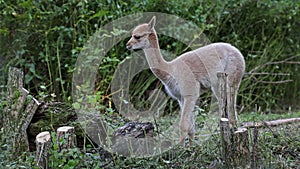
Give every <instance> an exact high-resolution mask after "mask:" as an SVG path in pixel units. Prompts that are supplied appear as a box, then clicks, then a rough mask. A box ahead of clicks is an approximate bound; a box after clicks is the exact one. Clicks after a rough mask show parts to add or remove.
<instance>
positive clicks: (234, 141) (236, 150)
mask: <svg viewBox="0 0 300 169" xmlns="http://www.w3.org/2000/svg"><path fill="white" fill-rule="evenodd" d="M217 76H218V83H219V85H218V90H219V91H218V92H219V100H218V101H219V110H220V117H221V119H220V133H221V138H222V146H223V152H222V157H223V160H224V161H225V165H226V166H227V167H230V168H231V167H240V166H245V165H247V163H248V161H247V160H248V159H249V140H248V131H247V129H246V128H237V115H236V114H235V110H234V104H233V103H234V92H235V91H234V90H233V88H232V87H230V86H228V82H227V74H226V73H223V72H219V73H218V74H217ZM228 90H229V91H228ZM234 130H236V131H234Z"/></svg>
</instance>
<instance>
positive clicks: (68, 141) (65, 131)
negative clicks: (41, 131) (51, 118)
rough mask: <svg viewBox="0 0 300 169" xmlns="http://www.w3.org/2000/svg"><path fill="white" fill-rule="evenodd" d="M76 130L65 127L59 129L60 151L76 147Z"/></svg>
mask: <svg viewBox="0 0 300 169" xmlns="http://www.w3.org/2000/svg"><path fill="white" fill-rule="evenodd" d="M74 132H75V128H74V127H71V126H63V127H59V128H58V129H57V141H58V151H61V150H62V149H70V148H73V147H75V141H74V140H75V134H74Z"/></svg>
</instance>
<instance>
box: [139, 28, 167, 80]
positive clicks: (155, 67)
mask: <svg viewBox="0 0 300 169" xmlns="http://www.w3.org/2000/svg"><path fill="white" fill-rule="evenodd" d="M149 42H150V48H148V49H144V53H145V55H146V59H147V62H148V64H149V67H150V69H151V71H152V72H153V73H154V74H155V75H156V76H157V77H158V78H159V79H161V80H165V79H166V74H167V72H168V70H167V69H168V63H167V61H166V60H165V59H164V58H163V57H162V55H161V51H160V48H159V43H158V38H157V34H156V33H155V31H154V32H153V33H151V34H150V35H149Z"/></svg>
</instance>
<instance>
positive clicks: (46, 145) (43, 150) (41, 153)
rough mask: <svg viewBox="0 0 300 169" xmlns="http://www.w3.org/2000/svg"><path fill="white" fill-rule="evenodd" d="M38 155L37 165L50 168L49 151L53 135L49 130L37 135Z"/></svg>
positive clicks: (36, 157) (36, 158) (45, 168)
mask: <svg viewBox="0 0 300 169" xmlns="http://www.w3.org/2000/svg"><path fill="white" fill-rule="evenodd" d="M35 143H36V156H35V165H36V166H38V167H39V168H44V169H47V168H48V162H49V154H48V151H49V149H50V147H51V135H50V133H49V132H48V131H45V132H42V133H39V134H38V135H37V136H36V140H35Z"/></svg>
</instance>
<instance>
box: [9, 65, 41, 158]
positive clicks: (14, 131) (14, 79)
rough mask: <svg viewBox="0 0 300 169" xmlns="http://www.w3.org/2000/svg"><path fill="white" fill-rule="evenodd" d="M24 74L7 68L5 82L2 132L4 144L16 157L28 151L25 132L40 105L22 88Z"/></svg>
mask: <svg viewBox="0 0 300 169" xmlns="http://www.w3.org/2000/svg"><path fill="white" fill-rule="evenodd" d="M23 78H24V74H23V72H22V71H21V70H20V69H17V68H12V67H10V68H9V73H8V82H7V97H8V99H7V100H8V104H7V106H6V107H5V109H4V114H3V118H4V120H3V121H4V122H5V124H3V131H4V134H5V135H6V143H7V144H9V145H11V146H8V147H9V148H10V149H11V152H13V155H18V154H21V153H23V152H24V151H29V143H28V137H27V133H26V130H27V128H28V125H29V124H30V121H31V119H32V117H33V115H34V113H35V111H36V110H37V108H38V106H39V105H40V103H39V102H38V101H37V100H36V99H34V98H33V97H31V96H30V95H29V92H28V91H27V90H26V89H24V88H23Z"/></svg>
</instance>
